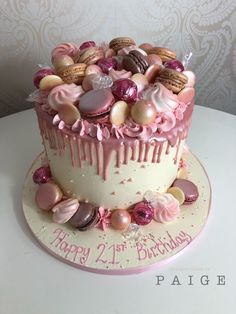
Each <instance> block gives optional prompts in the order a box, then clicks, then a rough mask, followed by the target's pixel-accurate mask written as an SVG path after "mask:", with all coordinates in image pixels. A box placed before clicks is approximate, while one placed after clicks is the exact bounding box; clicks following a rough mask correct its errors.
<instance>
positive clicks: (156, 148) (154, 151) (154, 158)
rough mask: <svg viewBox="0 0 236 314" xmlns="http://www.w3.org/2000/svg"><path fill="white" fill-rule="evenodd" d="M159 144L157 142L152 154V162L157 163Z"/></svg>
mask: <svg viewBox="0 0 236 314" xmlns="http://www.w3.org/2000/svg"><path fill="white" fill-rule="evenodd" d="M158 147H159V144H158V143H156V142H155V147H154V149H153V154H152V162H153V163H155V162H156V155H157V150H158Z"/></svg>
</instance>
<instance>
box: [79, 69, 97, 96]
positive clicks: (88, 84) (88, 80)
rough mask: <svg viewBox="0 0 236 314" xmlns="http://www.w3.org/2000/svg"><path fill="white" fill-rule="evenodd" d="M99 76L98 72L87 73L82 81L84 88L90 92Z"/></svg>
mask: <svg viewBox="0 0 236 314" xmlns="http://www.w3.org/2000/svg"><path fill="white" fill-rule="evenodd" d="M96 77H97V74H96V73H93V74H89V75H86V76H85V78H84V79H83V82H82V87H83V90H84V91H86V92H88V91H89V90H91V89H93V81H94V79H95V78H96Z"/></svg>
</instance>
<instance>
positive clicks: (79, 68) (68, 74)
mask: <svg viewBox="0 0 236 314" xmlns="http://www.w3.org/2000/svg"><path fill="white" fill-rule="evenodd" d="M86 67H87V65H86V64H85V63H75V64H71V65H68V66H66V67H64V68H62V69H60V70H59V71H58V75H59V76H60V77H61V78H62V80H63V81H64V82H65V83H67V84H71V83H75V84H81V82H82V81H83V79H84V76H85V69H86Z"/></svg>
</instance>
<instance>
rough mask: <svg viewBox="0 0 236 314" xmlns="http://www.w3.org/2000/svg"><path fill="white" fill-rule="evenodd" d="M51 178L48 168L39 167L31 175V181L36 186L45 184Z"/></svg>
mask: <svg viewBox="0 0 236 314" xmlns="http://www.w3.org/2000/svg"><path fill="white" fill-rule="evenodd" d="M51 177H52V174H51V170H50V168H49V167H40V168H38V169H36V170H35V172H34V174H33V181H34V183H36V184H42V183H46V182H47V181H48V180H49V179H50V178H51Z"/></svg>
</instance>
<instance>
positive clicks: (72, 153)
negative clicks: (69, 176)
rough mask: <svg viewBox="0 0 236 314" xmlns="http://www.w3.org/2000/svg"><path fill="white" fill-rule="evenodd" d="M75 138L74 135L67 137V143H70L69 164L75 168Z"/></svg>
mask: <svg viewBox="0 0 236 314" xmlns="http://www.w3.org/2000/svg"><path fill="white" fill-rule="evenodd" d="M74 143H75V140H74V137H71V138H70V139H69V145H70V158H71V164H72V167H73V168H75V166H76V159H75V145H74Z"/></svg>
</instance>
